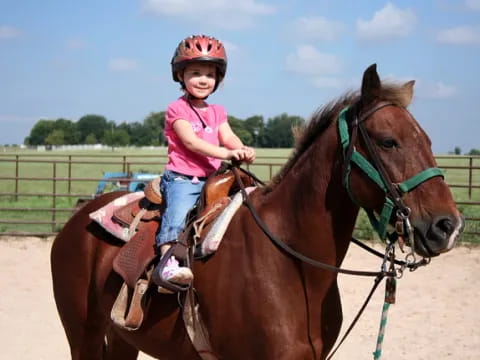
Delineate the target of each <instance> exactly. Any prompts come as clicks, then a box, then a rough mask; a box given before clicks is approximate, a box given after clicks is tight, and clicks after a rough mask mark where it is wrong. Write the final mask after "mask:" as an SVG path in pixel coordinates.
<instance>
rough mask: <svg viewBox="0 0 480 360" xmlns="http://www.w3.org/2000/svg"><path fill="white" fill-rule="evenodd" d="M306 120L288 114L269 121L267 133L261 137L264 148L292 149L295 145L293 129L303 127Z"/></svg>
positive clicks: (266, 128) (266, 127)
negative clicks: (298, 126)
mask: <svg viewBox="0 0 480 360" xmlns="http://www.w3.org/2000/svg"><path fill="white" fill-rule="evenodd" d="M304 122H305V120H304V119H303V118H302V117H300V116H289V115H287V114H286V113H283V114H281V115H278V116H275V117H274V118H271V119H268V121H267V125H266V126H265V131H264V132H263V134H262V135H261V137H260V140H261V144H262V145H263V146H264V147H273V148H280V147H281V148H290V147H292V146H293V144H294V139H293V134H292V127H293V126H297V125H301V124H303V123H304Z"/></svg>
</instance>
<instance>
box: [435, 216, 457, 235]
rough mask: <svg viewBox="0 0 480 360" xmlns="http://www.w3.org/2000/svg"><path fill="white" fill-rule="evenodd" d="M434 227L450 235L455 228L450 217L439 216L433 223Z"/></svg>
mask: <svg viewBox="0 0 480 360" xmlns="http://www.w3.org/2000/svg"><path fill="white" fill-rule="evenodd" d="M435 227H436V228H437V229H438V230H440V231H442V232H444V233H445V234H448V235H450V234H451V233H452V232H453V230H454V229H455V224H454V223H453V221H452V220H451V219H450V218H441V219H439V220H438V221H437V222H436V223H435Z"/></svg>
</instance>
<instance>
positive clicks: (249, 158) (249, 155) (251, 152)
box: [242, 146, 257, 164]
mask: <svg viewBox="0 0 480 360" xmlns="http://www.w3.org/2000/svg"><path fill="white" fill-rule="evenodd" d="M242 149H243V150H245V161H246V162H247V163H249V164H251V163H253V162H254V161H255V158H256V156H257V155H256V153H255V149H254V148H252V147H249V146H243V147H242Z"/></svg>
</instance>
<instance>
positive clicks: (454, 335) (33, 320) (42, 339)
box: [0, 238, 480, 360]
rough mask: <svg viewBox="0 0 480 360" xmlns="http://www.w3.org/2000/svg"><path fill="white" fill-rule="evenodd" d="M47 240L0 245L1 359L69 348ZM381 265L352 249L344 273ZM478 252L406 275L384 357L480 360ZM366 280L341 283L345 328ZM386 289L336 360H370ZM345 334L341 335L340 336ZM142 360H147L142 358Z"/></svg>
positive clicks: (457, 254) (464, 250) (42, 357)
mask: <svg viewBox="0 0 480 360" xmlns="http://www.w3.org/2000/svg"><path fill="white" fill-rule="evenodd" d="M51 244H52V240H51V239H49V240H41V239H37V238H17V239H7V238H4V239H1V240H0V264H1V275H0V288H1V289H2V296H1V297H0V332H1V343H2V355H1V358H2V359H16V360H31V359H36V360H47V359H48V360H60V359H61V360H64V359H69V349H68V344H67V340H66V337H65V335H64V332H63V328H62V325H61V323H60V320H59V318H58V314H57V310H56V308H55V303H54V299H53V293H52V285H51V277H50V263H49V254H50V247H51ZM379 265H380V260H378V259H377V258H376V257H373V256H372V255H370V254H368V253H366V252H364V251H363V250H360V249H359V248H358V247H357V246H355V245H352V246H351V248H350V251H349V253H348V255H347V259H346V261H345V262H344V267H346V268H349V269H363V270H372V271H376V270H378V267H379ZM479 272H480V247H476V248H469V247H458V248H456V249H454V250H453V251H451V252H450V253H448V254H444V255H442V256H440V257H439V258H435V259H433V260H432V263H431V264H430V265H429V266H427V267H426V268H421V269H419V270H417V271H416V272H414V273H410V272H407V273H406V274H405V276H404V278H403V279H401V280H400V281H399V283H398V292H397V304H395V305H393V306H392V307H390V313H389V317H388V323H387V328H386V335H385V340H384V343H383V359H388V360H396V359H409V360H427V359H428V360H430V359H431V360H443V359H449V360H457V359H458V360H460V359H461V360H477V359H480V330H479V329H480V311H478V308H477V307H478V306H479V302H478V301H479V298H480V280H479V276H478V274H479ZM372 281H373V280H372V279H371V278H360V277H351V276H349V277H346V276H341V277H340V285H341V291H342V299H343V304H344V314H345V321H344V327H345V326H346V325H347V324H349V323H350V321H351V319H352V318H353V316H354V315H355V314H356V311H357V309H358V308H359V307H360V306H361V304H362V303H363V301H364V299H365V297H366V295H367V294H368V292H369V290H370V288H371V286H372ZM382 303H383V284H382V285H381V286H380V288H379V289H378V290H377V293H376V294H375V296H374V298H373V299H372V301H371V304H370V305H369V307H368V308H367V310H366V311H365V314H364V315H363V316H362V318H361V319H360V322H359V323H358V325H357V326H356V328H355V329H354V330H353V332H352V333H351V335H350V336H349V338H348V339H347V340H346V342H345V343H344V345H343V346H342V347H341V349H340V350H339V351H338V353H337V355H336V356H335V357H334V358H335V359H339V360H351V359H360V360H361V359H372V358H373V357H372V352H373V351H374V348H375V342H376V338H377V332H378V326H379V321H380V312H381V307H382ZM342 333H343V332H342ZM139 359H143V360H147V359H152V358H151V357H149V356H146V355H144V354H141V355H140V356H139Z"/></svg>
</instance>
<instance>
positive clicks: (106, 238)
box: [51, 64, 464, 360]
mask: <svg viewBox="0 0 480 360" xmlns="http://www.w3.org/2000/svg"><path fill="white" fill-rule="evenodd" d="M413 87H414V81H410V82H407V83H402V84H400V83H395V82H389V83H384V82H382V81H380V78H379V75H378V73H377V69H376V65H375V64H373V65H371V66H370V67H368V68H367V69H366V70H365V72H364V74H363V79H362V84H361V88H360V89H359V90H357V91H348V92H345V93H344V94H343V95H341V96H340V97H338V98H336V99H334V100H333V101H331V102H329V103H328V104H326V105H325V106H323V107H322V108H320V109H319V110H317V111H316V112H315V113H314V114H313V115H312V117H311V119H310V121H309V122H308V123H307V124H306V125H305V126H304V127H303V129H299V130H298V131H297V134H296V144H295V149H294V151H293V152H292V155H291V156H290V158H289V159H288V160H287V162H286V163H285V165H284V166H283V167H282V168H281V170H280V171H279V173H278V174H276V176H275V177H274V178H273V179H272V180H271V181H270V182H269V183H268V184H267V185H266V186H264V187H260V188H258V189H257V190H255V191H253V192H252V193H251V194H250V195H249V202H250V204H251V208H252V209H254V210H255V212H256V214H257V216H258V218H259V219H260V220H261V222H262V224H263V225H264V226H265V227H266V228H267V229H268V230H269V232H270V233H271V234H274V235H275V236H276V237H277V238H278V239H280V241H282V243H283V244H285V245H286V246H288V247H289V248H291V249H294V250H295V251H296V252H298V253H300V254H303V255H306V256H308V257H309V258H311V259H314V260H315V261H319V262H321V263H324V264H327V265H330V266H336V267H339V266H341V264H342V261H343V259H344V257H345V255H346V252H347V250H348V247H349V244H350V242H351V238H352V233H353V231H354V227H355V222H356V218H357V215H358V213H359V210H360V208H363V209H365V210H366V211H367V212H369V214H370V215H372V216H374V217H375V216H376V217H375V218H374V219H377V220H378V219H379V217H378V215H380V214H383V215H384V216H383V218H384V219H386V220H385V221H386V222H385V223H384V224H383V227H384V228H388V229H391V228H392V227H393V228H395V225H396V223H397V222H398V217H399V216H400V218H401V219H403V222H402V223H401V224H402V227H403V228H404V229H406V230H410V234H409V236H408V237H409V238H410V240H411V241H409V242H408V241H407V245H410V246H411V247H412V253H413V252H414V254H417V255H419V256H422V257H425V258H432V257H435V256H438V255H440V254H442V253H444V252H447V251H449V250H451V249H452V248H453V247H454V244H455V242H456V240H457V239H458V237H459V235H460V233H461V232H462V230H463V227H464V220H463V218H462V216H461V214H460V213H459V211H458V209H457V207H456V205H455V201H454V199H453V197H452V194H451V192H450V189H449V187H448V186H447V184H446V183H445V181H444V179H443V177H442V176H441V174H440V173H438V172H435V173H433V174H430V175H428V176H424V175H425V173H426V172H428V171H430V170H431V169H435V167H436V162H435V158H434V156H433V154H432V151H431V141H430V139H429V138H428V136H427V134H426V133H425V131H424V130H423V129H422V128H421V127H420V125H419V124H418V123H417V121H416V120H415V119H414V117H413V116H412V115H411V114H410V112H409V111H408V110H407V106H408V105H409V104H410V102H411V100H412V97H413ZM345 119H346V120H345ZM341 120H342V121H341ZM339 125H341V126H339ZM342 129H343V130H342ZM352 154H355V155H352ZM359 157H362V158H363V159H364V160H365V161H366V162H368V163H369V164H374V165H372V166H367V168H368V170H367V171H366V170H365V169H362V166H361V165H359V164H361V162H354V161H353V160H355V159H357V160H358V158H359ZM372 171H373V172H375V171H376V172H378V174H380V175H378V174H377V175H373V176H372V175H371V172H372ZM369 174H370V175H369ZM418 174H421V175H420V178H421V179H420V180H419V179H418V177H419V175H418ZM379 178H381V180H382V181H380V180H379ZM411 179H415V180H413V181H412V180H411ZM385 181H387V182H386V183H385ZM382 184H383V185H385V186H383V185H382ZM402 184H403V185H402ZM399 185H402V186H403V188H404V190H405V188H407V189H406V190H407V191H403V193H401V194H399V193H398V191H397V190H398V188H399V187H402V186H399ZM392 189H393V190H395V191H397V193H394V192H392V191H393V190H392ZM118 196H120V193H108V194H105V195H103V196H100V197H99V198H97V199H95V200H93V201H91V202H90V203H89V204H87V205H86V206H84V207H83V208H82V209H80V210H79V211H78V212H77V213H75V214H74V215H73V216H72V217H71V219H70V220H69V221H68V222H67V223H66V224H65V226H64V227H63V229H62V230H61V231H60V233H59V234H58V236H57V237H56V238H55V240H54V242H53V244H52V250H51V270H52V279H53V289H54V296H55V301H56V305H57V309H58V312H59V315H60V318H61V321H62V323H63V327H64V329H65V333H66V336H67V339H68V343H69V345H70V350H71V358H72V359H73V360H85V359H92V360H93V359H95V360H99V359H103V360H109V359H116V360H132V359H136V358H137V355H138V352H139V351H142V352H144V353H147V354H149V355H150V356H152V357H155V358H159V359H201V358H202V357H201V356H200V355H199V354H198V353H197V351H196V350H195V348H194V347H193V345H192V343H191V341H190V338H189V337H188V335H187V332H186V329H185V325H184V322H183V320H182V313H181V308H180V307H179V304H178V298H177V296H175V295H164V294H155V295H153V296H152V298H151V299H150V302H149V311H148V316H147V317H146V319H145V320H144V322H143V324H142V326H141V327H140V328H139V329H138V330H136V331H127V330H124V329H120V328H119V327H117V326H115V325H114V324H113V323H112V321H111V320H110V316H109V315H110V311H111V308H112V305H113V303H114V301H115V297H116V295H117V294H118V292H119V289H120V287H121V284H122V281H121V278H120V277H119V276H118V275H117V274H116V273H115V272H114V271H113V270H112V261H113V259H114V258H115V256H116V254H117V253H118V251H119V249H120V248H121V246H122V243H121V242H120V241H118V240H117V239H116V238H114V237H113V236H111V235H109V234H107V233H106V232H105V231H103V229H101V228H100V227H99V226H98V225H97V224H95V223H92V222H91V220H90V218H89V216H88V214H89V213H90V212H92V211H94V210H96V209H98V208H100V207H101V206H103V205H104V204H107V203H108V202H110V201H112V200H113V199H114V198H116V197H118ZM388 202H390V204H391V206H390V211H384V209H385V204H386V203H388ZM385 214H387V215H385ZM381 222H382V221H380V220H379V221H377V222H375V220H373V222H372V224H374V225H375V224H376V225H378V224H380V223H381ZM397 225H398V224H397ZM403 225H405V226H403ZM390 226H392V227H390ZM397 227H398V226H397ZM378 228H382V226H379V227H378ZM382 232H383V233H384V232H385V231H384V230H382V231H380V232H379V234H381V233H382ZM399 233H400V234H401V233H402V231H399ZM152 236H153V235H152ZM193 272H194V276H195V279H194V283H193V286H194V288H195V289H196V294H197V296H198V301H199V303H200V311H201V314H202V318H203V321H204V324H205V327H206V328H207V329H208V333H209V341H210V343H211V349H212V352H213V354H214V355H215V356H216V358H219V359H230V360H235V359H262V360H265V359H275V360H280V359H288V360H292V359H325V358H326V357H327V354H328V352H329V351H330V350H331V349H332V347H333V345H334V343H335V341H336V339H337V337H338V335H339V332H340V327H341V324H342V310H341V300H340V293H339V289H338V285H337V273H335V272H331V271H328V270H326V269H322V268H317V267H315V266H313V265H312V264H309V263H306V262H303V261H301V260H299V259H298V258H295V257H293V256H291V255H290V254H289V253H288V252H286V251H285V250H283V249H279V248H278V246H276V245H275V244H274V243H273V242H272V241H271V240H270V239H269V236H268V235H267V233H266V232H265V231H263V230H262V228H261V227H260V226H259V224H258V223H257V222H256V220H255V219H254V217H253V216H252V214H251V212H250V210H249V209H248V208H247V207H246V206H242V207H241V208H240V209H239V210H238V211H237V213H236V214H235V216H234V217H233V219H232V221H231V223H230V224H229V226H228V229H227V231H226V233H225V235H224V239H223V242H222V244H221V246H220V247H219V249H218V251H217V252H216V253H215V254H214V255H213V256H211V257H210V258H209V259H208V260H206V261H195V262H194V264H193Z"/></svg>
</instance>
